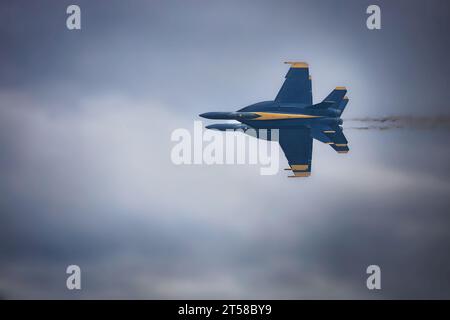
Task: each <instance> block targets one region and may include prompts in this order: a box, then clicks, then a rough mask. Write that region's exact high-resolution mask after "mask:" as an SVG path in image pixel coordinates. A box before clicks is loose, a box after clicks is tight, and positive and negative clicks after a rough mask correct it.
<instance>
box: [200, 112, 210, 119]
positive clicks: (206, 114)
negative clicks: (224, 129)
mask: <svg viewBox="0 0 450 320" xmlns="http://www.w3.org/2000/svg"><path fill="white" fill-rule="evenodd" d="M208 113H209V112H204V113H200V114H199V115H198V116H199V117H202V118H206V119H208Z"/></svg>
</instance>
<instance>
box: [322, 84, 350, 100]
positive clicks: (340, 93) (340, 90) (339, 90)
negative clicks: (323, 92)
mask: <svg viewBox="0 0 450 320" xmlns="http://www.w3.org/2000/svg"><path fill="white" fill-rule="evenodd" d="M346 93H347V89H346V88H345V87H336V89H334V90H333V91H331V93H330V94H329V95H328V96H327V97H326V98H325V99H324V100H323V101H324V102H332V103H340V102H341V100H342V99H343V98H344V97H345V94H346Z"/></svg>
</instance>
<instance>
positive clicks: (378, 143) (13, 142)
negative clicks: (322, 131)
mask: <svg viewBox="0 0 450 320" xmlns="http://www.w3.org/2000/svg"><path fill="white" fill-rule="evenodd" d="M72 3H74V2H73V1H33V2H29V1H2V3H1V4H0V43H1V50H0V70H2V72H0V150H1V151H0V178H1V179H0V194H1V196H0V297H3V298H68V299H70V298H181V299H183V298H185V299H189V298H236V299H239V298H274V299H277V298H289V299H296V298H338V299H347V298H369V299H371V298H375V299H378V298H449V297H450V257H449V254H448V252H450V233H449V231H448V230H449V226H450V216H449V212H448V208H449V205H450V200H449V196H450V175H449V169H450V168H449V163H450V151H449V148H448V143H447V141H448V139H449V135H450V134H449V133H450V132H449V130H448V128H445V127H444V128H442V127H439V126H436V127H434V126H431V127H430V126H428V127H427V128H417V127H416V126H408V125H406V127H405V128H402V129H394V130H354V129H350V128H349V129H348V130H346V131H345V133H346V136H347V137H348V140H349V147H350V152H349V153H348V154H347V155H341V154H337V153H336V152H334V151H333V150H332V149H331V148H329V146H327V145H324V144H320V143H319V142H315V143H314V152H313V174H312V176H311V177H309V178H307V179H287V178H286V172H283V171H281V172H280V173H279V174H277V175H274V176H261V175H259V167H258V166H244V165H241V166H218V165H215V166H214V165H213V166H206V165H195V166H194V165H193V166H175V165H173V164H172V162H171V160H170V151H171V149H172V147H173V146H174V143H173V142H172V141H171V140H170V135H171V133H172V131H173V130H174V129H176V128H187V129H189V130H192V128H193V121H194V120H201V119H200V118H198V114H199V113H202V112H207V111H233V110H236V109H238V108H242V107H244V106H246V105H248V104H251V103H254V102H258V101H261V100H271V99H273V98H274V97H275V95H276V94H277V92H278V90H279V88H280V86H281V84H282V82H283V77H284V75H285V73H286V71H287V67H286V65H284V64H283V63H282V62H283V61H286V60H299V61H307V62H308V63H309V65H310V73H311V74H312V78H313V100H314V102H319V101H321V100H322V99H323V98H324V97H325V96H326V95H327V94H328V93H329V92H330V91H331V90H332V89H333V88H334V87H336V86H346V87H347V88H348V91H349V92H348V96H349V98H350V102H349V104H348V106H347V108H346V110H345V113H344V115H343V117H344V118H347V119H351V118H362V117H375V118H376V117H385V116H399V117H406V118H408V117H409V118H411V117H431V118H436V117H439V116H446V117H447V119H448V116H449V110H448V101H450V88H449V81H448V75H449V74H450V63H449V60H448V52H449V49H450V44H449V40H448V31H447V30H449V28H450V20H449V19H448V12H449V9H450V4H449V3H448V1H444V0H442V1H439V0H434V1H428V2H426V3H425V2H424V1H406V0H405V1H359V0H358V1H357V0H353V1H350V0H349V1H331V0H330V1H328V0H326V1H325V0H320V1H317V0H316V1H225V0H224V1H200V0H197V1H129V2H128V1H127V2H125V1H108V2H105V1H76V3H77V4H79V5H80V7H81V17H82V29H81V30H80V31H69V30H67V28H66V18H67V15H66V8H67V6H68V5H69V4H72ZM373 3H377V4H379V5H380V7H381V11H382V29H381V30H377V31H370V30H368V29H367V28H366V24H365V20H366V18H367V14H366V13H365V11H366V8H367V6H368V5H369V4H373ZM345 127H346V123H344V128H345ZM280 159H281V161H282V165H283V166H284V165H287V164H286V161H285V159H284V157H282V156H281V158H280ZM69 264H77V265H79V266H80V267H81V270H82V286H83V289H82V290H81V291H78V292H74V291H68V290H67V289H66V287H65V283H66V282H65V281H66V276H67V275H66V274H65V269H66V267H67V266H68V265H69ZM370 264H377V265H379V266H380V267H381V270H382V290H380V291H369V290H367V288H366V277H367V275H366V273H365V271H366V268H367V266H368V265H370Z"/></svg>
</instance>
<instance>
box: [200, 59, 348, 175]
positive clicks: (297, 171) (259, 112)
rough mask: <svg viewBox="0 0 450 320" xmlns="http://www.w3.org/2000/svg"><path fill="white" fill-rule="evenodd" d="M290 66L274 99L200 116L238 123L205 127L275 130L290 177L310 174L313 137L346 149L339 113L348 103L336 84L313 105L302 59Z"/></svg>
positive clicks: (259, 136)
mask: <svg viewBox="0 0 450 320" xmlns="http://www.w3.org/2000/svg"><path fill="white" fill-rule="evenodd" d="M285 63H287V64H290V65H291V67H290V69H289V71H288V73H287V75H286V80H285V81H284V83H283V86H282V87H281V89H280V91H279V92H278V95H277V96H276V98H275V100H274V101H263V102H258V103H255V104H252V105H250V106H247V107H245V108H242V109H240V110H238V111H236V112H206V113H202V114H201V115H200V116H201V117H203V118H207V119H221V120H225V119H226V120H237V121H239V122H240V123H222V124H213V125H209V126H206V128H207V129H214V130H221V131H225V130H233V131H236V130H239V131H243V132H246V131H247V130H249V129H254V130H251V131H252V132H256V133H258V132H259V130H260V129H265V130H266V132H267V134H266V135H265V137H262V135H261V134H257V137H258V138H263V139H264V138H266V139H267V137H269V139H270V136H271V133H270V132H271V130H272V129H278V130H279V131H278V134H279V143H280V145H281V148H282V149H283V152H284V154H285V155H286V158H287V160H288V162H289V166H290V169H287V170H292V172H293V174H294V175H293V176H290V177H308V176H310V175H311V156H312V146H313V139H316V140H319V141H321V142H323V143H326V144H329V145H330V146H331V147H332V148H333V149H334V150H336V151H337V152H339V153H347V152H348V150H349V148H348V145H347V143H348V142H347V139H346V138H345V136H344V134H343V132H342V127H341V126H340V125H341V124H342V119H341V114H342V112H343V111H344V108H345V106H346V105H347V103H348V98H347V97H346V95H345V94H346V93H347V89H346V88H345V87H336V89H334V90H333V91H332V92H331V93H330V94H329V95H328V96H327V97H326V98H325V99H324V100H323V101H322V102H320V103H317V104H313V101H312V91H311V76H310V75H309V68H308V64H307V63H305V62H285Z"/></svg>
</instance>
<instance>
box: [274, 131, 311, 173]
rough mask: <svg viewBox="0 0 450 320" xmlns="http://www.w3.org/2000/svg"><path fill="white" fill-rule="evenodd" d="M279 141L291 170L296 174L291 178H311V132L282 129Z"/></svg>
mask: <svg viewBox="0 0 450 320" xmlns="http://www.w3.org/2000/svg"><path fill="white" fill-rule="evenodd" d="M279 141H280V146H281V149H283V152H284V154H285V156H286V158H287V160H288V162H289V166H290V167H291V168H290V170H292V172H293V173H294V175H293V176H291V177H309V176H310V175H311V156H312V145H313V139H312V138H311V134H310V130H309V129H306V128H305V129H280V130H279ZM288 170H289V169H288Z"/></svg>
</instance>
